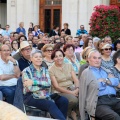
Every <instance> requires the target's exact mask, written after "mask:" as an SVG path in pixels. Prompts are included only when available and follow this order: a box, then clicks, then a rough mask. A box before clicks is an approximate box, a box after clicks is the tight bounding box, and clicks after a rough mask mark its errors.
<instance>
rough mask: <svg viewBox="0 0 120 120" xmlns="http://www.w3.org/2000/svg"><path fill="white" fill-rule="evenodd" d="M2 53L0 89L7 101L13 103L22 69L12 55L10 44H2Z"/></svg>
mask: <svg viewBox="0 0 120 120" xmlns="http://www.w3.org/2000/svg"><path fill="white" fill-rule="evenodd" d="M0 53H1V58H0V91H1V92H2V93H3V96H4V97H5V98H6V101H7V102H8V103H10V104H12V103H13V99H14V93H15V88H16V84H17V79H18V78H19V76H20V70H19V67H18V64H17V61H16V60H15V59H13V58H12V57H11V56H10V53H11V48H10V47H9V46H8V45H2V46H1V47H0Z"/></svg>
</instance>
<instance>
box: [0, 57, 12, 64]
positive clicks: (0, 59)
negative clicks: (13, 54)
mask: <svg viewBox="0 0 120 120" xmlns="http://www.w3.org/2000/svg"><path fill="white" fill-rule="evenodd" d="M0 61H1V62H2V63H3V64H10V63H11V61H10V60H9V61H8V62H5V61H4V60H3V59H2V58H1V57H0Z"/></svg>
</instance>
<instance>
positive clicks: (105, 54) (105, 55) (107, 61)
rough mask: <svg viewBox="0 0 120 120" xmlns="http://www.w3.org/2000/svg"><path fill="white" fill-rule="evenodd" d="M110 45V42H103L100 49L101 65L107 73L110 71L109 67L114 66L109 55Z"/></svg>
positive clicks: (110, 51)
mask: <svg viewBox="0 0 120 120" xmlns="http://www.w3.org/2000/svg"><path fill="white" fill-rule="evenodd" d="M111 53H112V46H111V45H110V44H108V43H107V44H103V46H102V49H101V55H102V64H101V66H102V67H103V69H104V70H105V71H106V72H107V73H111V71H110V68H112V67H113V66H114V62H113V59H112V57H111Z"/></svg>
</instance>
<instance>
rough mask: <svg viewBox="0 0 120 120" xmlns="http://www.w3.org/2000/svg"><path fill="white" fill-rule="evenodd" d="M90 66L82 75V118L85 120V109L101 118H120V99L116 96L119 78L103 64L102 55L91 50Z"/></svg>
mask: <svg viewBox="0 0 120 120" xmlns="http://www.w3.org/2000/svg"><path fill="white" fill-rule="evenodd" d="M88 61H89V67H88V68H86V69H85V70H84V71H83V72H82V75H81V77H80V87H79V90H80V91H79V101H80V102H79V108H80V114H81V120H85V110H86V111H87V113H88V114H89V115H91V116H92V117H96V118H98V119H100V120H120V116H119V115H120V100H119V99H117V98H116V89H115V87H119V86H120V84H119V81H118V78H115V77H114V76H113V75H111V74H107V73H106V72H105V71H104V70H103V69H102V68H101V67H100V66H101V55H100V53H99V52H98V51H96V50H91V52H90V53H89V55H88Z"/></svg>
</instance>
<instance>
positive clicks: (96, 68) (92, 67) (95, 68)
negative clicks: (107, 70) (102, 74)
mask: <svg viewBox="0 0 120 120" xmlns="http://www.w3.org/2000/svg"><path fill="white" fill-rule="evenodd" d="M89 68H90V69H94V70H101V67H99V68H98V67H94V66H90V65H89Z"/></svg>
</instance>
